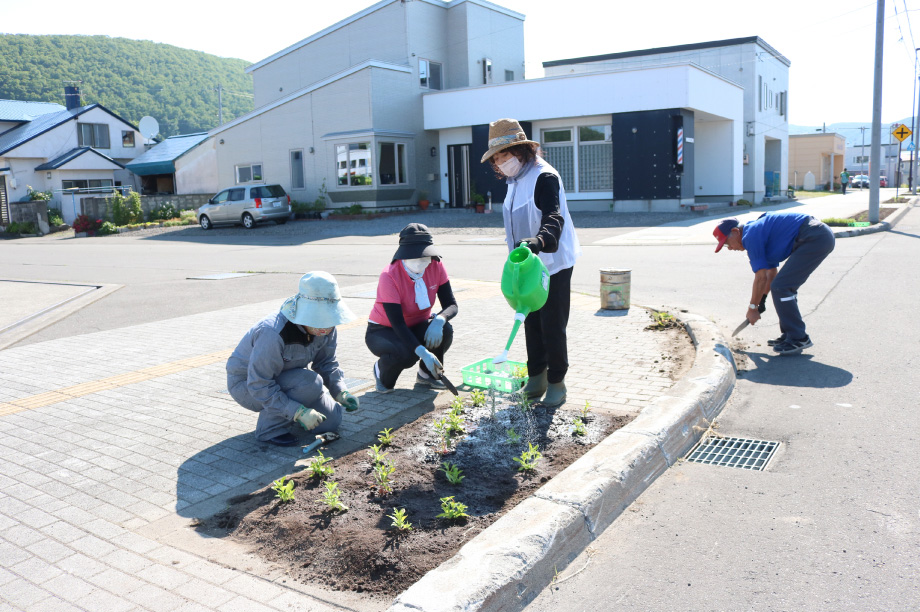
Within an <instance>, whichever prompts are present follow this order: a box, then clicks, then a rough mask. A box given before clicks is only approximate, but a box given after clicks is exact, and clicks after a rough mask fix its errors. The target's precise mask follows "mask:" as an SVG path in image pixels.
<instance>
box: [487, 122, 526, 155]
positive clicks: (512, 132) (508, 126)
mask: <svg viewBox="0 0 920 612" xmlns="http://www.w3.org/2000/svg"><path fill="white" fill-rule="evenodd" d="M519 144H535V145H538V146H539V144H540V143H538V142H534V141H533V140H528V139H527V134H525V133H524V129H523V128H522V127H521V124H520V123H518V122H517V121H515V120H514V119H499V120H498V121H493V122H492V123H490V124H489V150H488V151H486V154H485V155H483V156H482V163H485V162H487V161H489V158H490V157H492V156H493V155H495V154H496V153H498V152H499V151H502V150H504V149H507V148H508V147H513V146H514V145H519Z"/></svg>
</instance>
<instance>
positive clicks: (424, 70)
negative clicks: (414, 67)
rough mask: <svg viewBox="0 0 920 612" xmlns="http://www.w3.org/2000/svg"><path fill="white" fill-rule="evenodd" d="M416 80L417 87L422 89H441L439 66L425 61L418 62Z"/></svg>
mask: <svg viewBox="0 0 920 612" xmlns="http://www.w3.org/2000/svg"><path fill="white" fill-rule="evenodd" d="M418 79H419V85H421V86H422V88H423V89H438V90H440V89H442V86H441V64H439V63H438V62H432V61H429V60H426V59H420V60H419V61H418Z"/></svg>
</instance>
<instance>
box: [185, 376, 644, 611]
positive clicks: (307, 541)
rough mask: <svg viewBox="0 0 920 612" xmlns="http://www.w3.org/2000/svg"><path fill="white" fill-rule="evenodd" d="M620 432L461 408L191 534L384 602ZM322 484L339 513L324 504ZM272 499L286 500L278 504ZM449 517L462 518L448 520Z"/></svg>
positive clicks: (608, 426) (257, 497)
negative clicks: (230, 543)
mask: <svg viewBox="0 0 920 612" xmlns="http://www.w3.org/2000/svg"><path fill="white" fill-rule="evenodd" d="M477 395H478V394H477ZM441 397H442V398H443V397H444V396H441ZM448 397H449V396H448ZM480 399H481V398H480ZM432 417H433V418H432ZM576 419H578V420H576ZM628 421H629V419H628V418H627V417H621V416H611V415H606V414H598V415H594V414H591V413H589V414H587V416H586V415H585V414H583V413H582V411H581V410H578V409H577V408H575V407H571V408H570V407H564V408H563V409H553V408H548V407H544V406H542V405H540V404H537V405H536V406H531V407H528V406H522V403H521V401H520V400H519V398H517V397H516V396H502V395H500V394H496V398H495V403H494V405H493V404H492V402H491V401H490V400H489V399H488V398H487V399H486V401H485V403H484V404H483V405H479V406H476V407H474V406H472V405H471V401H470V400H469V399H467V401H466V402H465V405H464V406H463V407H462V408H460V407H459V406H457V405H454V406H453V407H452V408H451V407H445V406H441V407H440V409H436V410H435V411H434V413H432V414H429V415H427V416H425V417H422V418H421V419H419V420H417V421H414V422H412V423H409V424H407V425H405V426H403V427H401V428H399V429H398V430H396V431H393V432H390V433H391V435H392V441H391V442H390V444H388V445H384V444H383V443H380V444H378V445H376V447H372V448H370V449H368V450H361V451H357V452H354V453H351V454H349V455H346V456H344V457H338V458H335V459H334V460H332V461H331V462H329V463H328V464H326V465H327V466H331V467H332V468H333V469H334V474H332V475H331V476H329V477H328V478H327V479H323V478H319V477H312V476H311V475H310V472H309V470H307V471H303V472H299V473H296V474H294V475H293V477H292V479H291V480H287V481H284V482H280V483H279V482H278V481H276V484H275V489H274V490H273V489H272V488H266V489H263V490H261V491H258V492H256V493H253V494H251V495H244V496H241V497H238V498H234V499H232V500H230V504H229V507H228V508H227V509H226V510H224V511H223V512H221V513H219V514H217V515H215V516H214V517H211V518H210V519H208V520H205V521H203V522H202V523H201V524H200V526H199V529H200V530H202V531H204V532H206V533H207V534H208V535H212V536H229V537H231V538H233V539H234V540H238V541H241V542H244V543H246V544H248V545H249V546H250V547H252V549H253V551H254V552H255V553H256V554H258V555H260V556H262V557H264V558H266V559H268V560H270V561H272V562H275V563H279V564H283V565H285V566H286V567H287V568H288V571H289V574H290V575H291V576H292V577H294V578H296V579H298V580H301V581H304V582H310V583H312V584H320V585H325V586H326V587H328V588H331V589H336V590H351V591H355V592H370V593H377V594H386V595H394V594H396V593H398V592H401V591H402V590H404V589H406V588H407V587H408V586H410V585H411V584H412V583H414V582H415V581H416V580H418V579H419V578H421V576H423V575H424V574H425V573H426V572H428V571H429V570H431V569H432V568H434V567H437V566H438V565H440V564H441V563H442V562H444V561H446V560H447V559H448V558H450V557H451V556H452V555H453V554H454V553H456V552H457V550H459V548H460V547H461V546H462V545H463V544H464V543H466V542H467V541H469V540H470V539H471V538H473V537H474V536H475V535H476V534H478V533H479V532H481V531H482V530H484V529H485V528H486V527H488V526H489V525H491V524H492V523H493V522H495V521H496V520H497V519H498V518H499V517H500V516H501V515H502V514H504V513H505V512H507V511H508V510H510V509H511V508H513V507H514V506H515V505H516V504H517V503H518V502H520V501H521V500H523V499H524V498H526V497H528V496H529V495H531V494H532V493H534V492H535V491H536V490H537V489H538V488H539V487H540V486H541V485H542V484H543V483H545V482H546V481H548V480H549V479H550V478H552V477H553V476H555V475H556V474H558V473H559V472H560V471H562V470H563V469H564V468H565V467H566V466H568V465H569V464H571V463H572V462H573V461H575V460H576V459H577V458H578V457H581V456H582V455H583V454H584V453H586V452H587V451H588V450H589V449H590V448H591V447H592V446H594V445H595V444H597V443H598V442H599V441H600V440H602V439H603V438H604V437H606V436H607V435H608V434H610V433H611V432H612V431H614V430H616V429H618V428H620V427H622V426H623V425H625V424H626V423H627V422H628ZM461 429H462V430H463V432H464V433H461V432H460V430H461ZM445 432H447V435H445ZM381 433H382V434H385V433H386V432H381ZM334 453H335V447H334V446H331V447H330V448H329V449H328V451H327V454H330V455H334ZM381 454H382V455H383V456H382V457H381ZM374 457H376V459H377V461H376V462H375V460H374ZM315 462H316V459H314V463H315ZM445 462H447V463H448V464H449V465H445ZM387 466H389V467H387ZM375 467H376V469H375ZM390 469H392V473H390V474H389V475H386V472H388V471H389V470H390ZM317 471H319V470H317ZM452 480H453V481H458V483H457V484H454V483H452V482H451V481H452ZM327 482H334V483H335V484H336V486H335V487H332V485H331V484H330V485H328V487H329V489H334V491H335V492H337V493H338V496H339V497H338V502H339V503H341V504H343V505H344V506H346V507H347V510H333V509H331V506H330V505H329V504H327V503H324V502H323V501H322V500H323V498H324V497H326V498H327V499H328V498H329V496H330V495H331V493H329V492H328V491H327V484H326V483H327ZM292 483H293V490H292V491H291V489H290V487H291V484H292ZM282 488H285V489H286V490H287V493H286V494H284V495H285V496H289V495H290V493H291V492H292V493H293V497H294V499H293V500H291V501H281V499H280V497H281V496H282V493H281V489H282ZM276 490H277V492H276ZM451 504H454V505H453V507H451ZM456 504H460V506H457V505H456ZM456 512H460V513H461V514H466V515H468V516H465V517H459V518H453V519H452V518H448V516H449V515H451V514H452V513H456ZM446 515H448V516H446ZM406 523H408V524H411V529H408V528H405V527H406V525H405V524H406ZM397 524H402V525H403V527H404V529H403V530H400V529H399V528H398V527H397Z"/></svg>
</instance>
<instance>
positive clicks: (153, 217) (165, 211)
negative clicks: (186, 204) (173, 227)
mask: <svg viewBox="0 0 920 612" xmlns="http://www.w3.org/2000/svg"><path fill="white" fill-rule="evenodd" d="M178 216H179V211H177V210H176V207H175V206H173V205H172V204H170V203H169V202H165V203H163V204H160V205H159V206H157V207H156V208H154V209H153V210H151V211H150V214H149V215H147V217H148V220H149V221H168V220H169V219H175V218H176V217H178Z"/></svg>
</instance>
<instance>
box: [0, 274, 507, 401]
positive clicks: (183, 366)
mask: <svg viewBox="0 0 920 612" xmlns="http://www.w3.org/2000/svg"><path fill="white" fill-rule="evenodd" d="M455 283H456V285H458V286H459V287H463V288H464V290H463V291H462V292H460V291H458V293H461V296H460V298H458V300H457V301H458V302H459V301H467V300H471V299H473V300H475V299H485V298H490V297H495V295H496V294H500V290H499V287H498V284H497V283H487V282H482V281H466V280H458V281H455ZM452 284H454V282H453V281H452ZM361 325H367V317H358V318H357V319H355V320H354V321H351V322H350V323H346V324H345V325H339V326H337V329H338V330H340V331H341V330H346V329H352V328H355V327H359V326H361ZM232 353H233V349H224V350H221V351H216V352H214V353H207V354H206V355H197V356H195V357H188V358H186V359H180V360H178V361H171V362H169V363H163V364H160V365H156V366H151V367H149V368H143V369H140V370H135V371H133V372H125V373H124V374H117V375H115V376H109V377H108V378H102V379H99V380H91V381H88V382H84V383H80V384H78V385H73V386H70V387H64V388H63V389H57V390H55V391H46V392H43V393H38V394H36V395H29V396H27V397H23V398H20V399H18V400H13V401H11V402H0V417H3V416H6V415H9V414H16V413H17V412H23V411H24V410H32V409H34V408H42V407H44V406H50V405H52V404H59V403H61V402H66V401H68V400H72V399H75V398H78V397H83V396H85V395H91V394H93V393H98V392H99V391H107V390H109V389H117V388H119V387H124V386H126V385H133V384H134V383H139V382H144V381H146V380H151V379H153V378H161V377H163V376H169V375H170V374H178V373H179V372H184V371H186V370H193V369H195V368H201V367H204V366H207V365H211V364H214V363H218V362H221V361H226V360H227V359H229V358H230V355H231V354H232Z"/></svg>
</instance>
